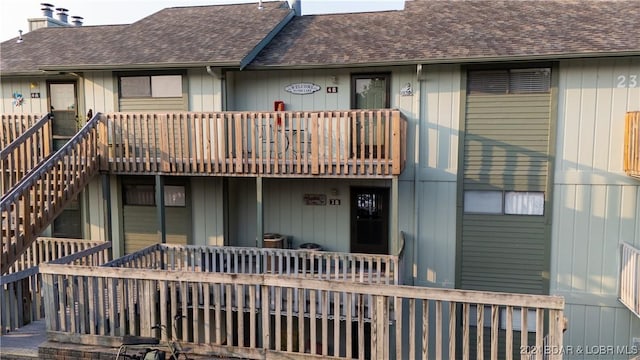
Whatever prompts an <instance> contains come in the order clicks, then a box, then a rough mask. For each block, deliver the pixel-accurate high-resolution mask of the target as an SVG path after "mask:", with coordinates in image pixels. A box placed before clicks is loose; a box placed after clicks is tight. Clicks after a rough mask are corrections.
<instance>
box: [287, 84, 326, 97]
mask: <svg viewBox="0 0 640 360" xmlns="http://www.w3.org/2000/svg"><path fill="white" fill-rule="evenodd" d="M284 90H285V91H287V92H290V93H292V94H296V95H307V94H313V93H314V92H316V91H318V90H320V85H316V84H312V83H297V84H291V85H287V86H285V88H284Z"/></svg>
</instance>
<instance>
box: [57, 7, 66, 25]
mask: <svg viewBox="0 0 640 360" xmlns="http://www.w3.org/2000/svg"><path fill="white" fill-rule="evenodd" d="M56 10H57V11H58V12H57V13H56V15H58V20H60V22H62V23H66V22H67V18H68V17H69V14H67V12H68V11H69V10H68V9H65V8H61V7H59V8H56Z"/></svg>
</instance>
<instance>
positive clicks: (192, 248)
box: [104, 244, 400, 284]
mask: <svg viewBox="0 0 640 360" xmlns="http://www.w3.org/2000/svg"><path fill="white" fill-rule="evenodd" d="M104 266H105V267H124V268H145V269H156V270H191V271H195V272H224V273H251V274H262V273H277V274H280V275H282V276H287V277H310V276H311V277H313V278H317V279H336V280H347V281H357V282H363V283H378V284H398V283H399V272H400V268H399V267H400V264H399V261H398V257H397V256H395V255H384V254H359V253H344V252H333V251H314V250H302V249H298V250H294V249H280V248H255V247H233V246H199V245H177V244H154V245H151V246H149V247H147V248H144V249H142V250H140V251H137V252H135V253H133V254H129V255H126V256H124V257H121V258H118V259H114V260H112V261H111V262H109V263H107V264H105V265H104Z"/></svg>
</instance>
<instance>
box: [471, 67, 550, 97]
mask: <svg viewBox="0 0 640 360" xmlns="http://www.w3.org/2000/svg"><path fill="white" fill-rule="evenodd" d="M550 89H551V69H550V68H528V69H509V70H478V71H469V75H468V77H467V91H468V93H469V94H472V95H494V94H539V93H548V92H549V91H550Z"/></svg>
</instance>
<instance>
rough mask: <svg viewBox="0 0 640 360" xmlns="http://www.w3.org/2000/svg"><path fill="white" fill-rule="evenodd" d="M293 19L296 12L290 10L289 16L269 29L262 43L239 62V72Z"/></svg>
mask: <svg viewBox="0 0 640 360" xmlns="http://www.w3.org/2000/svg"><path fill="white" fill-rule="evenodd" d="M294 17H296V12H295V11H294V10H290V11H289V14H287V16H286V17H285V18H284V19H282V21H280V22H279V23H278V25H276V26H275V27H274V28H273V29H271V31H270V32H269V33H268V34H267V36H266V37H265V38H264V39H262V41H260V42H259V43H258V44H257V45H256V46H255V47H254V48H253V49H252V50H251V51H250V52H249V53H248V54H247V55H246V56H245V57H244V58H243V59H242V60H240V70H243V69H244V68H245V67H247V66H248V65H249V64H250V63H251V62H252V61H253V59H255V58H256V56H258V54H259V53H260V51H262V49H264V48H265V47H266V46H267V45H268V44H269V43H270V42H271V40H273V38H274V37H276V35H278V33H280V31H282V29H284V27H285V26H287V24H288V23H289V22H290V21H291V19H293V18H294Z"/></svg>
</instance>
